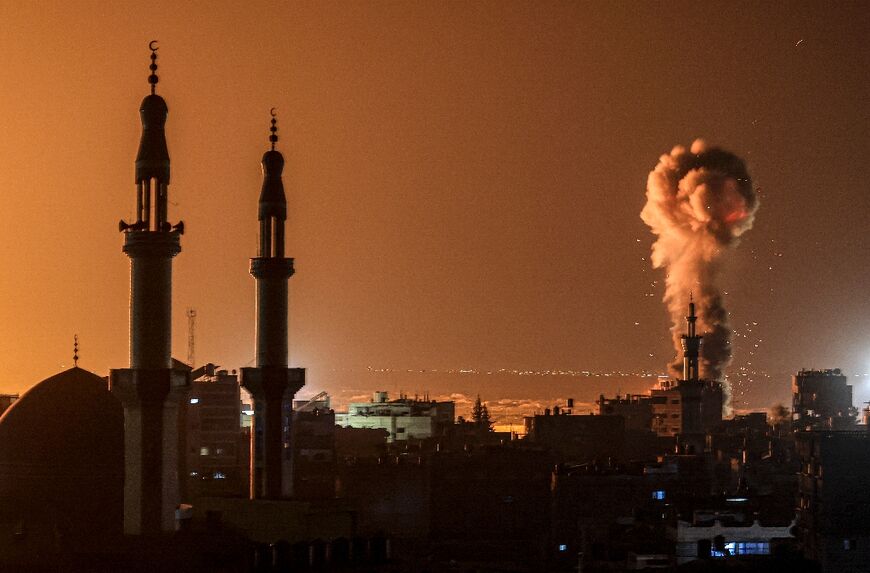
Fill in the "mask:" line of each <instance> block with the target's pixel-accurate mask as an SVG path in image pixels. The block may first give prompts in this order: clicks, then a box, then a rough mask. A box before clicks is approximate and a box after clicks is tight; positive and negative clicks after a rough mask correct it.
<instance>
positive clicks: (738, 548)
mask: <svg viewBox="0 0 870 573" xmlns="http://www.w3.org/2000/svg"><path fill="white" fill-rule="evenodd" d="M723 549H724V550H723V551H720V550H718V549H713V550H712V551H711V552H710V554H711V555H712V556H713V557H725V556H727V555H770V543H769V542H767V541H729V542H727V543H725V545H724V547H723Z"/></svg>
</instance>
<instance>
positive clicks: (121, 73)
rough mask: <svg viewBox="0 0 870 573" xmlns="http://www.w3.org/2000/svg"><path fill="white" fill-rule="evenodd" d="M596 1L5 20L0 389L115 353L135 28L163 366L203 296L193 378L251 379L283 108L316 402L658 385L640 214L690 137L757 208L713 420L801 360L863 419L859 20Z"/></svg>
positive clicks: (732, 297)
mask: <svg viewBox="0 0 870 573" xmlns="http://www.w3.org/2000/svg"><path fill="white" fill-rule="evenodd" d="M613 4H615V3H611V2H595V3H582V5H581V3H574V2H564V3H559V2H549V3H542V2H534V3H533V2H528V3H525V2H501V1H500V2H492V3H485V2H474V3H473V2H455V3H453V2H421V3H412V2H402V3H398V2H396V3H386V2H366V3H363V2H354V3H350V2H348V3H338V2H335V3H327V2H299V3H297V2H294V3H287V2H273V3H267V2H242V3H229V2H227V3H214V2H185V3H178V2H149V3H141V2H136V3H134V2H129V3H121V2H119V3H110V4H106V3H104V2H92V3H91V2H69V3H48V2H45V3H38V2H35V3H21V2H3V3H0V53H2V54H3V65H2V66H0V85H2V86H3V87H2V89H0V198H2V208H0V214H2V218H3V224H2V225H0V268H2V272H0V293H2V295H3V298H2V305H0V364H2V365H3V376H2V379H0V391H3V392H17V391H23V390H25V389H27V388H28V387H30V386H31V385H33V384H34V383H36V382H37V381H39V380H41V379H43V378H46V377H48V376H49V375H51V374H53V373H56V372H57V371H59V370H61V369H62V368H64V367H68V366H70V365H71V362H72V360H71V359H72V339H73V334H75V333H77V334H78V335H79V337H80V340H81V348H82V350H81V355H82V359H81V361H80V365H81V366H83V367H85V368H88V369H89V370H92V371H94V372H96V373H98V374H101V375H104V374H107V372H108V369H109V368H122V367H126V366H127V365H128V364H129V359H128V348H127V344H128V342H127V341H128V287H129V262H128V259H127V257H126V256H125V255H124V254H123V253H122V252H121V244H122V235H121V234H120V233H119V232H118V230H117V223H118V220H119V219H121V218H124V219H129V218H130V216H131V214H132V211H133V205H134V199H135V194H134V191H135V188H134V184H133V162H134V159H135V155H136V149H137V145H138V141H139V133H140V123H139V116H138V106H139V103H140V101H141V99H142V98H143V97H144V96H145V95H146V94H147V93H148V84H147V80H146V78H147V74H148V69H147V66H148V63H149V60H148V50H147V44H148V41H149V40H152V39H156V40H158V42H159V46H160V50H159V52H158V53H159V56H160V58H159V60H158V63H159V65H160V69H159V72H158V73H159V75H160V84H159V87H158V93H160V94H161V95H162V96H163V97H165V98H166V101H167V103H168V105H169V119H168V122H167V139H168V142H169V151H170V155H171V158H172V184H171V186H170V190H169V200H170V213H169V217H170V220H171V221H177V220H179V219H182V220H184V222H185V224H186V227H187V233H186V234H185V235H184V237H182V253H181V254H180V255H179V256H178V257H177V258H176V259H175V266H174V268H175V275H174V338H173V349H174V354H175V355H176V356H177V357H179V358H181V359H185V358H186V356H187V319H186V317H185V309H186V308H188V307H193V308H195V309H196V310H197V312H198V317H197V331H196V357H197V362H198V363H202V362H206V361H211V362H216V363H218V364H221V365H223V366H224V367H226V368H229V369H232V368H239V367H242V366H246V365H251V364H252V360H253V353H254V281H253V279H252V278H251V277H250V275H249V274H248V259H249V258H250V257H252V256H254V255H255V254H256V231H257V222H256V208H257V204H256V201H257V197H258V195H259V190H260V184H261V174H260V165H259V161H260V157H261V156H262V154H263V152H264V151H265V150H266V149H267V148H268V141H267V137H268V126H269V109H270V108H271V107H273V106H274V107H277V110H278V119H279V124H278V125H279V128H280V131H279V135H280V137H281V141H280V142H279V144H278V148H279V149H280V150H281V151H282V152H283V153H284V155H285V158H286V159H287V166H286V169H285V177H284V183H285V187H286V190H287V195H288V213H289V215H288V241H287V253H288V255H289V256H292V257H295V259H296V275H295V276H294V277H293V278H292V279H291V281H290V293H291V294H290V299H291V302H290V333H291V334H290V346H291V347H290V356H291V362H292V363H293V365H294V366H304V367H307V368H308V369H309V372H308V381H309V387H308V388H307V389H306V392H308V393H310V392H312V391H316V390H319V389H327V390H330V391H332V392H334V393H341V392H343V391H346V390H347V386H348V385H349V384H352V383H354V381H356V382H355V383H357V385H358V386H359V388H361V389H366V390H374V389H375V388H376V387H377V386H378V385H379V384H380V382H379V380H378V378H377V376H376V375H373V374H372V372H371V371H369V370H367V368H369V367H371V368H374V369H384V368H387V369H399V370H404V369H411V370H433V369H437V370H448V369H469V370H475V371H498V370H501V369H505V370H507V371H511V370H515V369H516V370H523V371H539V370H554V369H555V370H571V371H589V372H593V373H594V372H617V371H619V372H625V373H635V374H640V373H664V372H665V371H666V365H667V363H668V362H669V361H670V360H671V359H672V358H673V351H672V348H671V341H670V335H669V332H668V328H669V325H670V320H669V317H668V313H667V310H666V308H665V306H664V305H663V304H662V301H661V298H662V295H663V279H664V273H663V271H662V270H654V269H652V267H651V264H650V260H649V259H650V246H651V244H652V242H653V238H654V237H653V236H652V234H651V233H650V231H649V229H648V228H647V226H646V225H645V224H644V223H643V221H641V219H640V211H641V209H642V208H643V205H644V203H645V189H646V178H647V174H648V173H649V171H650V170H651V169H653V168H654V167H655V165H656V163H657V161H658V158H659V156H660V155H662V154H664V153H667V152H669V151H670V150H671V148H672V147H673V146H674V145H676V144H682V145H685V146H689V145H691V143H692V141H693V140H694V139H696V138H699V137H700V138H704V139H705V140H706V141H707V142H709V143H710V144H713V145H719V146H722V147H723V148H726V149H728V150H729V151H732V152H733V153H735V154H737V155H739V156H740V157H742V158H744V159H745V160H746V162H747V166H748V168H749V172H750V174H751V176H752V179H753V186H754V188H755V189H756V191H757V193H758V197H759V199H760V207H759V209H758V212H757V214H756V217H755V224H754V227H753V228H752V229H751V230H749V231H748V232H746V234H745V235H744V236H743V237H742V240H741V242H740V244H739V246H738V247H737V248H736V249H734V250H733V252H730V253H728V254H727V256H726V259H727V260H726V262H725V268H724V272H723V276H722V288H723V290H724V291H726V292H727V295H726V296H725V297H724V298H725V305H726V307H727V310H728V311H729V312H730V313H731V323H732V326H733V327H734V328H735V330H736V331H737V336H736V338H735V348H734V361H733V363H732V364H731V366H730V368H729V369H728V370H727V374H728V376H729V379H730V380H731V381H732V384H733V385H734V392H733V393H734V397H735V406H737V407H765V406H767V405H769V404H770V403H771V402H772V401H775V400H782V399H785V398H787V396H788V392H789V386H788V384H789V379H788V376H789V375H790V373H792V372H793V371H795V370H797V369H800V368H803V367H814V368H834V367H839V368H842V369H843V370H844V371H845V373H846V374H848V375H850V379H851V381H852V383H853V384H855V385H856V400H855V401H856V403H857V402H859V401H863V400H867V399H868V398H870V377H868V373H870V297H868V296H867V289H868V285H870V264H868V259H870V222H868V216H870V198H868V194H870V186H868V183H867V182H868V181H870V161H868V157H870V145H868V133H870V130H868V127H870V125H868V117H870V114H868V110H870V106H868V101H870V98H868V94H870V89H868V88H870V84H868V80H867V77H868V76H867V72H866V70H867V69H868V68H870V50H868V43H867V38H868V37H870V10H868V9H867V5H866V3H837V4H831V3H828V2H817V3H811V2H799V3H798V2H791V3H776V4H774V3H764V4H757V3H756V4H750V3H746V4H737V3H733V2H719V3H713V2H710V3H695V2H668V3H661V2H655V3H653V2H647V3H640V2H633V3H621V4H620V5H618V6H614V5H613ZM503 374H504V375H505V376H509V375H510V372H507V373H503ZM857 375H861V376H857ZM472 376H473V375H472ZM394 378H395V375H394V374H393V375H391V378H390V381H389V385H390V388H389V389H391V390H392V389H393V386H394V385H401V384H402V382H401V381H398V382H396V381H395V380H394ZM417 378H419V376H418V377H417ZM502 378H504V376H502ZM500 379H501V378H500ZM528 380H529V387H528V396H529V397H534V396H536V395H538V394H540V393H541V392H546V388H545V386H546V385H547V384H548V378H547V377H534V378H528ZM386 384H387V382H384V385H386ZM408 384H409V385H408V386H405V389H406V390H409V389H412V388H411V387H410V386H412V385H413V384H417V385H418V387H419V386H420V385H423V384H427V382H419V381H415V382H413V383H412V382H409V383H408ZM432 384H433V386H435V387H428V388H425V389H426V390H430V391H431V392H433V393H437V392H441V391H447V389H444V388H438V387H437V382H435V381H434V379H433V382H432ZM367 385H370V386H371V387H368V388H363V387H365V386H367ZM472 386H474V385H473V384H472ZM478 386H479V385H478ZM421 389H423V388H421ZM617 389H618V388H617V386H616V385H614V387H613V388H612V393H615V392H616V391H617ZM486 390H487V393H488V397H489V398H491V399H496V398H499V397H500V396H499V393H500V388H499V386H498V384H490V385H489V386H487V388H486ZM450 391H452V389H451V390H450ZM597 391H598V387H596V392H597ZM511 392H513V393H514V394H516V393H517V390H516V388H513V389H512V390H511ZM578 393H582V391H578ZM578 398H585V399H589V396H585V397H583V396H578Z"/></svg>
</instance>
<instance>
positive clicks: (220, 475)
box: [212, 472, 227, 479]
mask: <svg viewBox="0 0 870 573" xmlns="http://www.w3.org/2000/svg"><path fill="white" fill-rule="evenodd" d="M212 477H213V478H214V479H226V477H227V475H226V474H225V473H224V472H214V474H212Z"/></svg>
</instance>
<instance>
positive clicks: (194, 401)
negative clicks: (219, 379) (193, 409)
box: [190, 398, 199, 404]
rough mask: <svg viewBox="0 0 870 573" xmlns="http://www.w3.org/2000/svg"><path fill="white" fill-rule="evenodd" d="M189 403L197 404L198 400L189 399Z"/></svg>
mask: <svg viewBox="0 0 870 573" xmlns="http://www.w3.org/2000/svg"><path fill="white" fill-rule="evenodd" d="M190 403H191V404H199V398H191V399H190Z"/></svg>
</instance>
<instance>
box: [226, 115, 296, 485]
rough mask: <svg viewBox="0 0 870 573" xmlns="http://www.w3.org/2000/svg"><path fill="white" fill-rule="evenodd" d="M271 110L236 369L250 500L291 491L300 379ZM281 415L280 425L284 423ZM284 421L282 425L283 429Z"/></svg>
mask: <svg viewBox="0 0 870 573" xmlns="http://www.w3.org/2000/svg"><path fill="white" fill-rule="evenodd" d="M277 130H278V129H277V126H276V120H275V117H274V114H273V117H272V125H271V128H270V131H271V134H270V136H269V141H270V142H271V147H272V148H271V149H270V150H269V151H267V152H266V153H265V154H264V155H263V161H262V165H263V188H262V191H261V192H260V201H259V213H258V217H257V218H258V220H259V223H260V231H259V247H258V253H257V257H256V258H254V259H251V275H253V277H254V278H255V279H256V281H257V326H256V337H257V338H256V367H255V368H242V377H241V378H242V380H241V381H242V385H243V386H244V387H245V389H246V390H248V391H249V392H250V393H251V395H252V397H253V399H254V411H255V420H254V428H253V430H254V431H253V432H252V434H251V488H250V495H251V498H252V499H255V498H266V499H278V498H282V497H289V496H290V495H292V479H291V475H290V473H291V468H292V466H291V459H290V457H289V456H290V451H291V449H290V448H288V447H285V445H286V444H289V437H290V436H289V433H290V431H291V427H290V420H291V408H290V405H291V404H292V401H293V396H294V395H295V394H296V392H298V391H299V389H300V388H302V386H303V385H304V384H305V370H304V369H302V368H288V337H287V314H288V312H287V307H288V305H287V281H288V279H289V278H290V277H291V276H292V275H293V259H291V258H287V257H285V256H284V224H285V222H286V220H287V199H286V197H285V196H284V184H283V182H282V179H281V174H282V172H283V170H284V157H283V156H282V155H281V153H280V152H279V151H276V150H275V143H276V142H277V141H278V135H277ZM285 418H286V424H285ZM285 426H286V428H285Z"/></svg>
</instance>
